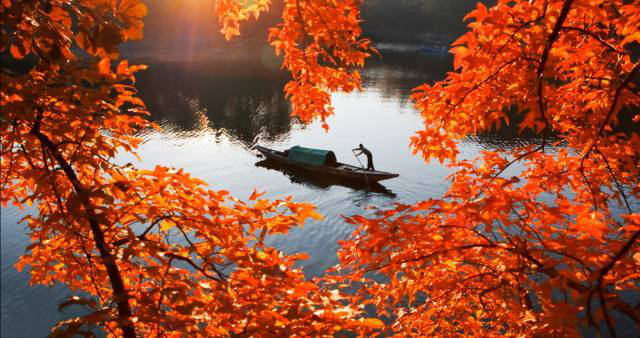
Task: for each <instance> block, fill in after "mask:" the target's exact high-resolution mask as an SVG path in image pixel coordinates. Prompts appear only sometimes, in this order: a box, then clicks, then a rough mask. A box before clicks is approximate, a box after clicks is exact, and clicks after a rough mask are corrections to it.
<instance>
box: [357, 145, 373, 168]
mask: <svg viewBox="0 0 640 338" xmlns="http://www.w3.org/2000/svg"><path fill="white" fill-rule="evenodd" d="M353 150H360V152H359V153H357V154H356V156H358V155H360V154H365V155H366V156H367V170H376V169H375V168H373V155H371V152H370V151H369V149H367V148H365V147H364V146H363V145H362V143H360V147H358V148H356V149H353Z"/></svg>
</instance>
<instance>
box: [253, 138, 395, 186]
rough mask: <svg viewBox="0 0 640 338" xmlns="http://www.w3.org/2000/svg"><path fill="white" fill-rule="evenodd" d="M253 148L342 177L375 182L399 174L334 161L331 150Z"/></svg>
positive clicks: (281, 160) (278, 159)
mask: <svg viewBox="0 0 640 338" xmlns="http://www.w3.org/2000/svg"><path fill="white" fill-rule="evenodd" d="M255 149H256V150H258V151H259V152H260V153H261V154H263V155H264V156H265V157H266V158H267V159H270V160H273V161H276V162H279V163H282V164H286V165H288V166H292V167H296V168H300V169H304V170H306V171H310V172H314V173H318V174H322V175H327V176H334V177H339V178H343V179H349V180H358V181H363V182H365V181H368V182H377V181H382V180H387V179H390V178H394V177H398V176H400V175H399V174H393V173H389V172H385V171H378V170H365V169H363V168H359V167H356V166H353V165H350V164H344V163H340V162H338V161H336V156H335V154H334V153H333V151H328V150H319V149H310V148H303V147H298V146H295V147H292V148H291V149H289V150H287V151H277V150H273V149H269V148H266V147H263V146H259V145H256V146H255Z"/></svg>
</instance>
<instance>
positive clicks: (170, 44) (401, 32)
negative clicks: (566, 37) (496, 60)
mask: <svg viewBox="0 0 640 338" xmlns="http://www.w3.org/2000/svg"><path fill="white" fill-rule="evenodd" d="M482 2H484V3H487V4H488V3H492V2H495V1H493V0H482ZM476 3H477V0H455V1H447V0H366V1H364V4H363V7H362V18H363V24H362V28H363V30H364V36H366V37H370V38H372V39H373V40H374V41H376V42H387V43H389V42H398V43H414V44H437V45H442V44H447V43H449V42H451V41H453V40H454V39H455V38H456V37H457V36H459V35H460V34H462V33H463V32H464V31H465V30H466V29H467V28H466V25H467V23H465V22H463V18H464V16H465V15H466V14H467V13H468V12H469V11H471V10H472V9H473V8H474V7H475V6H476ZM214 5H215V3H214V2H213V1H202V0H184V1H172V0H156V1H148V2H147V6H148V8H149V14H148V16H147V17H146V18H145V39H144V40H142V41H140V42H136V43H135V44H133V47H134V48H141V49H142V50H144V51H146V52H147V53H149V52H151V51H156V50H157V51H163V52H165V53H166V52H171V51H177V52H181V53H187V52H188V53H200V52H202V53H209V52H212V51H217V50H218V49H228V48H229V47H238V46H242V47H261V46H264V45H265V42H266V39H267V34H268V33H267V31H268V28H269V27H272V26H274V25H276V24H277V23H278V22H279V21H280V13H281V9H282V1H280V0H274V1H273V3H272V6H271V10H270V11H269V12H268V13H266V14H263V15H262V16H261V17H260V18H259V20H253V19H251V20H249V21H248V22H245V23H244V24H243V26H242V28H241V32H242V37H241V38H238V39H234V40H233V41H231V42H226V41H224V39H223V37H222V36H221V34H220V33H219V25H218V22H217V18H216V17H215V15H214Z"/></svg>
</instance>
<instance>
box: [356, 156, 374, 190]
mask: <svg viewBox="0 0 640 338" xmlns="http://www.w3.org/2000/svg"><path fill="white" fill-rule="evenodd" d="M351 152H352V153H353V156H355V157H356V160H358V163H360V168H362V172H363V173H364V182H365V183H366V184H367V189H369V190H371V188H370V187H369V179H368V178H367V171H366V170H365V169H364V166H363V165H362V162H360V158H358V155H356V150H355V149H351Z"/></svg>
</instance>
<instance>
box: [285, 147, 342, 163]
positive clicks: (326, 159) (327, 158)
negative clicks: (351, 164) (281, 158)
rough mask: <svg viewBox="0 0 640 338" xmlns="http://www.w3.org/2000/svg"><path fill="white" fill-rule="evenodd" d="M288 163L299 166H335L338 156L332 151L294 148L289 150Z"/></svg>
mask: <svg viewBox="0 0 640 338" xmlns="http://www.w3.org/2000/svg"><path fill="white" fill-rule="evenodd" d="M287 162H289V163H293V164H299V165H310V166H323V165H329V166H331V165H335V164H336V162H337V160H336V155H335V154H334V153H333V151H331V150H321V149H311V148H304V147H300V146H293V147H291V149H289V155H288V156H287Z"/></svg>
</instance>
